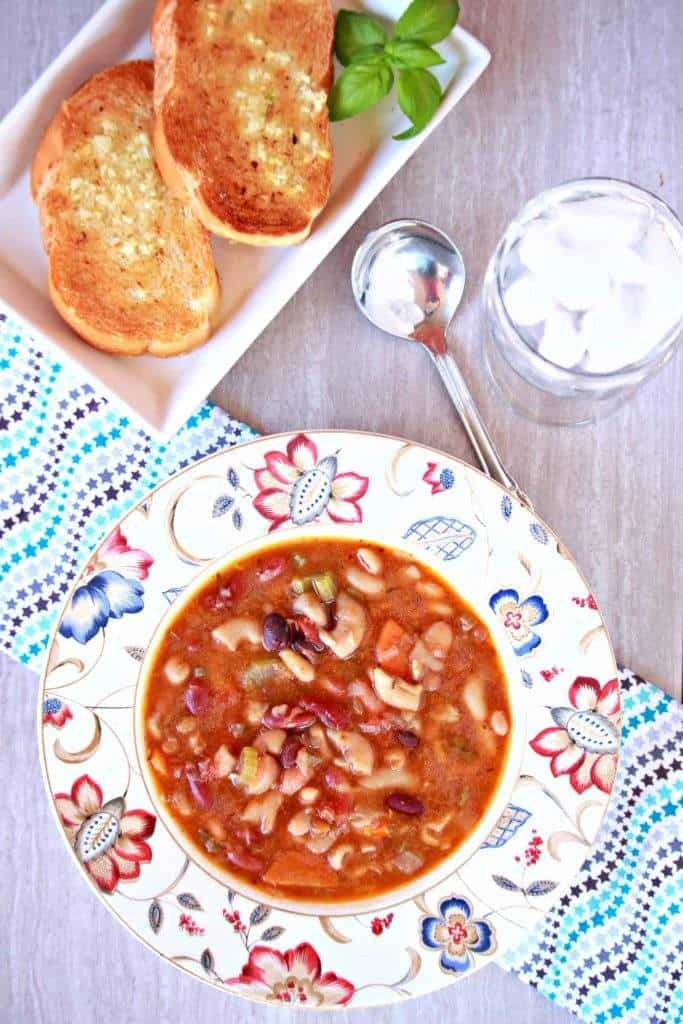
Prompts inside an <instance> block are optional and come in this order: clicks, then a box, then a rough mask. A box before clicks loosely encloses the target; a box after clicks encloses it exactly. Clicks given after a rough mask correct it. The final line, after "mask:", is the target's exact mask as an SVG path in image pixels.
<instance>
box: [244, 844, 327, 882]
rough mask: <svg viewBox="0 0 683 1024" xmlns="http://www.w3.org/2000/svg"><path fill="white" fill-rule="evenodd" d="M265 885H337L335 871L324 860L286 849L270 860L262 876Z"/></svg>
mask: <svg viewBox="0 0 683 1024" xmlns="http://www.w3.org/2000/svg"><path fill="white" fill-rule="evenodd" d="M263 881H264V882H265V883H266V885H273V886H277V887H278V888H279V887H280V886H282V887H284V888H289V889H293V888H308V887H309V886H313V887H318V888H326V889H329V888H330V887H331V886H334V885H337V883H338V881H339V879H338V876H337V872H336V871H335V870H334V869H333V868H331V867H330V866H329V865H328V864H327V863H326V862H325V861H324V860H321V859H320V858H319V857H316V856H315V855H314V854H307V853H303V852H299V851H298V850H288V851H287V852H285V853H278V854H277V856H276V857H274V858H273V860H272V861H271V864H270V867H269V868H268V870H267V871H266V873H265V875H264V876H263Z"/></svg>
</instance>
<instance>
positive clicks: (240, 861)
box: [225, 850, 266, 871]
mask: <svg viewBox="0 0 683 1024" xmlns="http://www.w3.org/2000/svg"><path fill="white" fill-rule="evenodd" d="M225 856H226V857H227V859H228V860H229V861H230V863H231V864H234V866H235V867H236V868H241V869H242V871H263V869H264V868H265V866H266V865H265V861H263V860H262V859H261V858H260V857H255V856H254V854H253V853H247V851H246V850H228V852H227V853H226V855H225Z"/></svg>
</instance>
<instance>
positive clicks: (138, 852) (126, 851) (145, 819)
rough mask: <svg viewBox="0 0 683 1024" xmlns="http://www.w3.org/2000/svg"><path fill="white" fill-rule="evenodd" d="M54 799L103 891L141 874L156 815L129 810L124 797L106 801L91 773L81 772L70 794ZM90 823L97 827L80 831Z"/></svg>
mask: <svg viewBox="0 0 683 1024" xmlns="http://www.w3.org/2000/svg"><path fill="white" fill-rule="evenodd" d="M55 803H56V805H57V813H58V814H59V818H60V821H61V822H62V824H63V825H64V828H65V831H66V834H67V835H68V836H69V839H70V840H71V842H72V844H73V846H74V849H75V850H76V855H77V856H78V859H79V860H80V861H81V863H82V864H83V866H84V867H85V869H86V871H87V872H88V873H89V874H90V875H91V876H92V879H93V881H94V882H95V883H96V884H97V885H98V886H99V887H100V889H102V890H103V892H113V891H114V889H115V888H116V886H117V884H118V883H119V881H121V882H130V881H132V880H133V879H135V878H138V876H139V874H140V865H141V864H145V863H147V862H148V861H150V860H151V859H152V850H151V848H150V846H149V844H148V843H146V842H145V839H148V838H149V837H150V836H151V835H152V833H153V832H154V827H155V825H156V818H155V816H154V815H153V814H150V813H149V812H148V811H142V810H136V811H126V810H125V806H126V805H125V802H124V800H123V798H122V797H118V798H117V799H115V800H109V801H107V803H103V802H102V790H101V788H100V787H99V786H98V784H97V783H96V782H95V781H94V779H91V778H90V776H89V775H81V776H79V778H77V779H76V781H75V782H74V784H73V786H72V787H71V793H70V794H69V793H56V794H55ZM124 812H125V813H124ZM95 819H97V820H95ZM88 823H92V825H93V826H94V828H92V829H90V830H88V828H87V827H86V828H85V829H84V830H83V831H81V830H82V827H83V826H87V824H88ZM89 833H90V835H89ZM79 837H81V838H80V839H79ZM93 837H94V838H93Z"/></svg>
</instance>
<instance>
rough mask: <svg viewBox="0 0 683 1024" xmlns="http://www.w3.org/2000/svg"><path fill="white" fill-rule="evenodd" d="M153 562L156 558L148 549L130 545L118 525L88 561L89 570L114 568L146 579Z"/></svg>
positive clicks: (123, 574)
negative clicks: (148, 552)
mask: <svg viewBox="0 0 683 1024" xmlns="http://www.w3.org/2000/svg"><path fill="white" fill-rule="evenodd" d="M153 563H154V559H153V558H152V556H151V555H148V554H147V552H146V551H143V550H142V549H141V548H131V547H130V546H129V544H128V541H127V540H126V538H125V536H124V535H123V533H122V532H121V527H120V526H117V527H116V529H115V530H114V532H113V533H112V534H110V535H109V537H107V539H106V540H105V542H104V544H103V545H102V547H101V548H100V549H99V551H98V552H97V553H96V555H95V557H94V558H93V559H92V561H91V562H89V563H88V568H87V571H88V572H101V571H102V569H113V570H115V571H116V572H120V573H121V575H122V576H125V577H132V578H133V579H136V580H146V579H147V576H148V575H149V569H150V566H151V565H152V564H153Z"/></svg>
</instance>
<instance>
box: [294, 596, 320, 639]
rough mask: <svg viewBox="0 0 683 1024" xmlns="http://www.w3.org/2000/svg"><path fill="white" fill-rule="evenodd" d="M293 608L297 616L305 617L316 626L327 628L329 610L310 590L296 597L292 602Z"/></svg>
mask: <svg viewBox="0 0 683 1024" xmlns="http://www.w3.org/2000/svg"><path fill="white" fill-rule="evenodd" d="M292 608H293V609H294V611H295V612H296V613H297V615H305V616H306V617H307V618H309V619H310V620H311V622H315V624H316V626H321V627H322V628H323V629H325V628H326V627H327V624H328V617H327V608H326V607H325V605H324V604H323V603H322V601H319V600H318V598H317V597H316V596H315V594H312V593H311V591H310V590H305V591H304V592H303V594H299V595H298V596H297V597H295V598H294V600H293V601H292Z"/></svg>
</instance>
